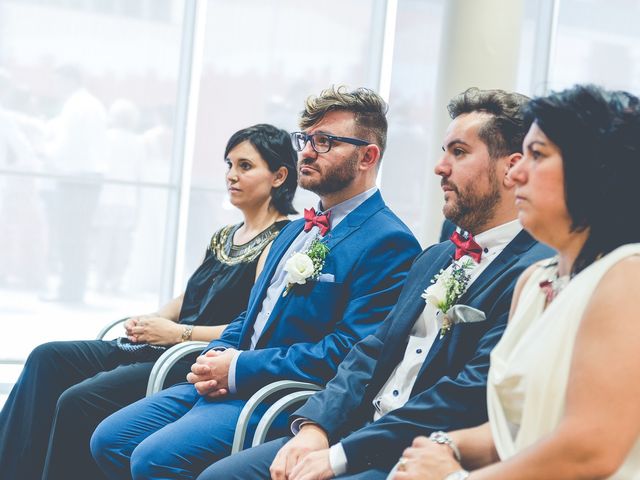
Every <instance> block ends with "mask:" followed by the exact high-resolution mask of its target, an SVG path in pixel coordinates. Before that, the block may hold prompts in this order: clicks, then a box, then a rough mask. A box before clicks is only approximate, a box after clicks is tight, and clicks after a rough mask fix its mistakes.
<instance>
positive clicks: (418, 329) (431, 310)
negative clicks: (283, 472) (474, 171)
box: [329, 220, 522, 476]
mask: <svg viewBox="0 0 640 480" xmlns="http://www.w3.org/2000/svg"><path fill="white" fill-rule="evenodd" d="M521 229H522V226H521V225H520V222H518V221H517V220H513V221H511V222H508V223H504V224H502V225H499V226H497V227H494V228H492V229H490V230H487V231H486V232H483V233H480V234H478V235H477V236H475V237H474V239H475V241H476V243H478V245H480V246H481V247H482V257H481V258H480V262H479V263H477V264H476V265H475V266H474V267H472V268H470V269H468V270H467V273H468V274H469V277H470V278H469V282H468V283H467V288H469V287H470V286H471V284H472V283H473V282H474V281H475V280H476V279H477V278H478V277H479V276H480V274H481V273H482V272H483V271H484V270H485V269H486V268H487V267H488V266H489V265H490V264H491V262H492V261H493V260H494V259H495V258H496V257H497V256H498V255H499V254H500V252H502V250H504V248H505V247H506V246H507V244H509V242H511V240H513V239H514V238H515V236H516V235H517V234H518V233H519V232H520V230H521ZM465 259H471V257H468V256H466V255H465V256H463V257H462V258H461V260H462V261H464V260H465ZM474 263H475V262H474ZM451 268H452V265H449V267H447V269H451ZM424 281H425V288H427V287H428V286H429V285H430V284H431V279H430V278H425V279H424ZM438 312H439V310H438V309H436V308H435V307H434V306H433V305H431V304H425V308H424V309H423V311H422V313H421V314H420V315H419V316H418V318H417V319H416V322H415V324H414V326H413V328H412V329H411V332H410V333H409V339H408V343H407V348H406V349H405V352H404V357H403V359H402V361H401V362H400V363H399V364H398V365H397V366H396V368H395V370H394V371H393V373H392V374H391V376H390V377H389V379H388V380H387V382H386V383H385V384H384V386H383V387H382V388H381V389H380V392H379V393H378V395H377V396H376V397H375V399H374V400H373V405H374V407H375V413H374V415H373V421H376V420H378V419H379V418H381V417H382V416H384V415H386V414H387V413H389V412H390V411H392V410H395V409H397V408H400V407H402V406H403V405H404V404H405V403H407V401H408V400H409V397H410V395H411V390H412V389H413V385H414V384H415V383H416V380H417V378H418V373H419V372H420V368H421V367H422V364H423V363H424V360H425V358H426V356H427V354H428V353H429V350H430V349H431V347H432V346H433V343H434V341H435V340H436V338H437V335H438V333H439V331H440V328H441V327H442V317H443V316H442V315H437V313H438ZM329 459H330V462H331V469H332V470H333V472H334V474H335V475H336V476H337V475H342V474H343V473H345V472H346V471H347V457H346V455H345V453H344V448H342V445H341V444H340V443H337V444H335V445H333V446H332V447H331V449H330V451H329Z"/></svg>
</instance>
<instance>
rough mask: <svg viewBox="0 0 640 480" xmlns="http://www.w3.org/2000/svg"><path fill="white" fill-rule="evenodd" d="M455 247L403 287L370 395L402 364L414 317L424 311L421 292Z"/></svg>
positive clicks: (445, 262) (446, 263) (450, 255)
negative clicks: (401, 297) (405, 292)
mask: <svg viewBox="0 0 640 480" xmlns="http://www.w3.org/2000/svg"><path fill="white" fill-rule="evenodd" d="M454 250H455V248H454V246H453V244H450V245H447V247H446V248H443V250H442V252H440V254H438V255H437V256H436V257H435V258H434V259H433V261H431V262H429V263H428V264H425V268H424V270H423V272H422V273H421V274H418V275H417V278H418V279H419V280H418V281H414V282H413V284H406V286H405V288H406V289H409V291H408V294H407V295H406V297H405V299H404V300H403V304H400V303H399V304H398V306H397V307H396V308H397V310H396V312H395V313H394V325H393V326H392V327H391V329H390V331H389V334H388V335H387V337H386V338H385V340H384V342H385V347H384V348H383V350H382V352H381V354H380V357H379V358H381V359H382V360H381V361H380V362H379V364H378V366H377V368H376V372H375V373H374V377H373V378H375V379H377V380H378V381H381V382H382V383H380V384H378V383H379V382H376V384H375V385H373V390H375V391H374V392H373V394H374V395H375V394H377V393H378V392H379V391H380V388H382V385H383V384H384V382H386V381H387V379H388V378H389V376H390V375H391V373H392V371H393V369H394V368H395V367H396V366H397V365H398V363H399V362H401V361H402V359H403V357H404V354H405V350H406V348H407V340H408V338H409V334H410V332H411V329H412V328H413V326H414V324H415V323H416V320H417V319H418V316H419V315H421V314H422V311H423V310H424V299H423V298H422V296H421V295H422V293H423V292H424V290H425V288H427V287H428V286H429V285H430V284H431V279H432V278H433V277H434V276H435V275H436V274H437V273H438V272H440V270H441V269H444V268H447V266H448V265H449V264H450V263H451V259H452V257H453V252H454Z"/></svg>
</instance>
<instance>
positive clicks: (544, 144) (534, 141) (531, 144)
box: [527, 140, 547, 150]
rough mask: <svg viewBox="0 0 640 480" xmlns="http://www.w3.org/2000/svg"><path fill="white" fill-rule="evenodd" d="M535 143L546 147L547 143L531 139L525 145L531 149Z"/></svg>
mask: <svg viewBox="0 0 640 480" xmlns="http://www.w3.org/2000/svg"><path fill="white" fill-rule="evenodd" d="M535 144H538V145H540V146H541V147H546V146H547V144H546V143H544V142H543V141H541V140H533V141H532V142H529V144H528V145H527V150H531V148H532V147H533V146H534V145H535Z"/></svg>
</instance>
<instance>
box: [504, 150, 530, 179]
mask: <svg viewBox="0 0 640 480" xmlns="http://www.w3.org/2000/svg"><path fill="white" fill-rule="evenodd" d="M527 163H528V159H527V157H526V156H525V157H523V158H521V159H520V161H518V162H516V163H515V164H514V165H513V166H512V167H511V168H510V169H509V173H508V175H509V178H510V179H511V180H512V181H513V182H514V183H515V184H516V185H522V184H524V183H526V182H527V178H528V177H527V165H526V164H527Z"/></svg>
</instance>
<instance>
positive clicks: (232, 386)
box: [227, 350, 242, 393]
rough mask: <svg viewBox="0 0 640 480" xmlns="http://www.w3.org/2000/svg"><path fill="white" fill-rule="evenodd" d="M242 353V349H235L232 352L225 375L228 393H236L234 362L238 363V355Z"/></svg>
mask: <svg viewBox="0 0 640 480" xmlns="http://www.w3.org/2000/svg"><path fill="white" fill-rule="evenodd" d="M241 353H242V350H236V351H235V352H234V353H233V358H232V359H231V364H230V365H229V376H228V377H227V383H228V384H229V393H236V392H237V391H238V389H237V388H236V364H237V363H238V357H239V356H240V354H241Z"/></svg>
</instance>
